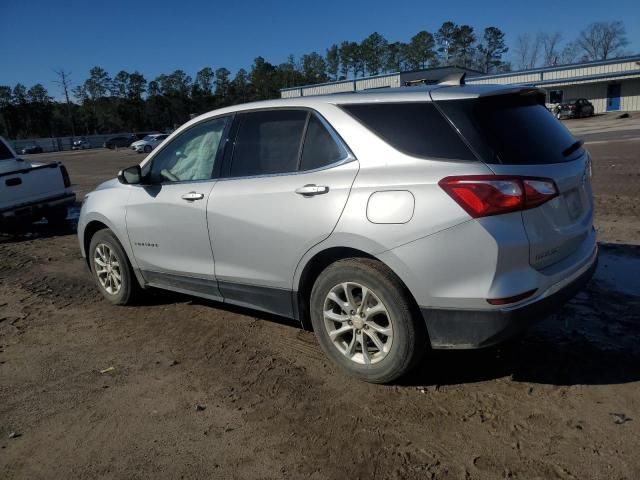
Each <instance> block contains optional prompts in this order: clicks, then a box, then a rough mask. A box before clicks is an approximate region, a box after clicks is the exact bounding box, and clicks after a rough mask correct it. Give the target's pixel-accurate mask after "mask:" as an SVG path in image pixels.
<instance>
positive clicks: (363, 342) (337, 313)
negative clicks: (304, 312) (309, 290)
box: [322, 282, 393, 365]
mask: <svg viewBox="0 0 640 480" xmlns="http://www.w3.org/2000/svg"><path fill="white" fill-rule="evenodd" d="M322 314H323V319H324V326H325V329H326V331H327V334H328V335H329V338H330V340H331V342H332V343H333V345H334V346H335V347H336V348H337V349H338V351H339V352H340V353H342V354H343V355H344V356H345V357H347V358H348V359H349V360H351V361H353V362H355V363H358V364H362V365H369V364H374V363H377V362H379V361H381V360H382V359H384V358H385V357H386V356H387V354H388V353H389V351H390V349H391V344H392V342H393V325H392V323H391V318H390V315H389V312H388V310H387V308H386V307H385V305H384V304H383V303H382V301H381V300H380V298H379V297H378V296H377V295H376V294H375V292H373V291H372V290H371V289H370V288H368V287H366V286H364V285H361V284H359V283H355V282H343V283H340V284H338V285H336V286H334V287H333V288H332V289H331V290H330V291H329V293H328V294H327V296H326V297H325V301H324V307H323V312H322Z"/></svg>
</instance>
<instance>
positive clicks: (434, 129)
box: [342, 102, 477, 160]
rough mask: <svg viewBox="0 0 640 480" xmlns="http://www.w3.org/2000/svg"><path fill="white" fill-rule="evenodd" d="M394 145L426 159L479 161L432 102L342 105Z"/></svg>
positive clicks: (409, 153)
mask: <svg viewBox="0 0 640 480" xmlns="http://www.w3.org/2000/svg"><path fill="white" fill-rule="evenodd" d="M342 108H343V109H344V110H346V111H347V112H349V113H350V114H351V115H353V116H354V117H355V118H356V119H357V120H358V121H360V123H362V124H364V126H365V127H367V128H368V129H369V130H371V131H372V132H373V133H375V134H376V135H378V136H379V137H380V138H382V139H383V140H384V141H385V142H387V143H388V144H389V145H391V146H392V147H394V148H396V149H397V150H400V151H401V152H404V153H406V154H408V155H412V156H415V157H424V158H430V159H431V158H433V159H438V158H443V159H452V160H477V159H476V158H475V157H474V155H473V153H471V151H470V150H469V147H467V146H466V145H465V143H464V142H463V141H462V139H461V138H460V136H459V135H458V134H457V132H456V131H455V130H454V129H453V127H452V126H451V124H450V123H449V122H448V121H447V119H446V118H444V117H443V116H442V114H441V113H440V112H439V111H438V109H437V108H436V107H435V105H433V103H431V102H415V103H355V104H346V105H342Z"/></svg>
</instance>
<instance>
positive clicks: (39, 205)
mask: <svg viewBox="0 0 640 480" xmlns="http://www.w3.org/2000/svg"><path fill="white" fill-rule="evenodd" d="M75 199H76V196H75V194H74V193H73V192H72V191H71V182H70V180H69V174H68V173H67V170H66V168H65V167H64V165H62V163H60V162H53V163H35V162H29V161H27V160H23V159H21V158H19V157H18V156H17V155H16V153H15V152H14V151H13V149H12V148H11V147H10V146H9V145H8V144H7V143H6V142H5V141H4V139H2V138H1V137H0V231H2V230H4V229H5V228H6V227H10V226H14V225H16V224H24V223H30V222H32V221H34V220H38V219H40V218H42V217H43V216H44V217H46V218H47V220H48V221H49V223H52V224H60V223H62V222H64V221H65V219H66V218H67V207H68V206H69V205H72V204H73V203H74V202H75Z"/></svg>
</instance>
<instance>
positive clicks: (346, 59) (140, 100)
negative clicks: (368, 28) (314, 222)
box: [0, 21, 628, 139]
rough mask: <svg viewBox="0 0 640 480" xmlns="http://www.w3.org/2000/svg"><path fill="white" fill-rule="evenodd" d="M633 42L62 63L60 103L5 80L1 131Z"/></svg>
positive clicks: (125, 126)
mask: <svg viewBox="0 0 640 480" xmlns="http://www.w3.org/2000/svg"><path fill="white" fill-rule="evenodd" d="M627 44H628V42H627V39H626V34H625V30H624V26H623V24H622V23H621V22H608V23H607V22H600V23H595V24H592V25H589V26H588V27H587V28H586V29H585V30H583V31H582V32H581V34H580V36H579V38H578V39H577V40H575V41H573V42H568V43H563V42H562V36H561V34H560V33H553V34H548V33H539V34H537V35H536V36H531V35H529V34H523V35H520V36H519V37H518V38H517V41H516V44H515V48H514V54H513V60H512V61H507V60H506V57H505V55H506V54H507V52H508V48H507V46H506V43H505V34H504V32H502V31H501V30H500V29H499V28H497V27H494V26H490V27H486V28H484V29H483V30H482V31H481V32H476V31H475V30H474V28H473V27H471V26H469V25H458V24H456V23H454V22H451V21H447V22H444V23H443V24H442V25H441V26H440V28H439V29H438V30H437V31H436V32H434V33H431V32H428V31H426V30H423V31H420V32H418V33H416V34H415V35H413V36H412V37H411V39H410V40H409V41H408V42H400V41H393V42H391V41H389V40H387V39H385V38H384V37H383V36H382V35H381V34H379V33H378V32H374V33H372V34H371V35H369V36H367V37H366V38H365V39H363V40H362V41H361V42H355V41H343V42H341V43H336V44H333V45H331V46H330V47H329V48H328V49H327V50H326V52H325V53H324V54H320V53H318V52H311V53H308V54H304V55H302V56H301V57H300V58H299V59H296V58H295V57H294V56H293V55H290V56H289V57H288V58H287V60H286V61H285V62H284V63H281V64H279V65H274V64H271V63H269V62H268V61H266V60H265V59H264V58H263V57H257V58H255V60H254V61H253V64H252V65H251V67H250V69H249V70H248V71H247V70H245V69H243V68H241V69H240V70H238V71H237V72H236V74H235V75H233V76H232V74H231V72H230V71H229V70H228V69H226V68H224V67H221V68H217V69H213V68H211V67H205V68H203V69H201V70H199V71H198V72H197V73H196V75H195V78H192V77H191V76H190V75H188V74H187V73H186V72H184V71H183V70H175V71H174V72H172V73H169V74H162V75H159V76H158V77H156V78H154V79H153V80H147V79H146V78H145V77H144V75H143V74H142V73H140V72H138V71H134V72H126V71H124V70H122V71H120V72H118V73H117V74H116V75H115V76H110V75H109V73H108V72H107V71H105V70H104V69H103V68H101V67H99V66H96V67H93V68H92V69H91V70H90V71H89V77H88V78H87V79H86V80H84V81H83V82H82V83H79V84H77V85H75V86H74V85H73V83H72V81H71V76H70V73H69V72H67V71H66V70H64V69H59V70H57V71H55V74H56V76H57V80H56V82H55V83H56V84H57V85H58V86H59V87H60V90H61V93H62V95H63V97H64V100H63V101H55V100H54V99H53V97H51V96H50V95H49V92H48V91H47V90H46V88H45V87H44V86H43V85H42V84H40V83H38V84H36V85H33V86H32V87H31V88H28V89H27V87H25V86H24V85H22V84H20V83H18V84H17V85H15V86H14V87H10V86H6V85H4V86H2V85H0V135H3V136H5V137H9V138H14V139H17V138H29V137H49V136H51V137H56V136H69V135H72V136H83V135H91V134H96V133H102V134H104V133H114V132H125V131H130V132H131V131H144V130H168V129H172V128H176V127H177V126H178V125H180V124H182V123H184V122H185V121H186V120H188V119H189V117H190V116H191V115H193V114H198V113H203V112H206V111H209V110H213V109H216V108H220V107H224V106H228V105H233V104H236V103H243V102H248V101H253V100H263V99H269V98H277V97H278V96H279V90H280V89H282V88H287V87H294V86H299V85H306V84H313V83H322V82H327V81H335V80H341V79H349V78H357V77H363V76H367V75H379V74H383V73H389V72H396V71H406V70H418V69H424V68H431V67H438V66H449V65H456V66H460V67H465V68H470V69H474V70H477V71H479V72H483V73H494V72H508V71H511V69H512V65H514V66H515V68H517V69H520V68H533V67H535V66H542V65H553V64H562V63H571V62H573V61H576V60H599V59H606V58H611V57H613V56H617V55H618V56H619V55H621V54H623V53H624V52H623V48H624V47H626V46H627Z"/></svg>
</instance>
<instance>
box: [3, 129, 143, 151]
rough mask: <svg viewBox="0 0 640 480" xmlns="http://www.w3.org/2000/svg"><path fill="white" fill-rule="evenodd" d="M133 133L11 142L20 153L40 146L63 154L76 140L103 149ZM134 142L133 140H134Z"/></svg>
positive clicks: (45, 149)
mask: <svg viewBox="0 0 640 480" xmlns="http://www.w3.org/2000/svg"><path fill="white" fill-rule="evenodd" d="M131 135H132V133H131V132H128V133H112V134H109V135H84V136H80V137H78V136H76V137H54V138H29V139H26V140H9V141H8V142H9V144H10V145H11V146H12V147H13V149H14V150H15V151H16V152H17V153H20V151H21V150H22V149H23V148H24V147H29V146H32V145H38V146H39V147H41V148H42V150H44V151H45V152H61V151H64V150H71V146H72V145H73V142H74V140H86V141H88V142H89V143H90V144H91V148H102V146H103V144H104V142H106V141H107V140H109V139H110V138H114V137H129V136H131ZM132 142H133V140H132Z"/></svg>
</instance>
